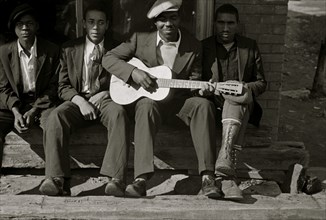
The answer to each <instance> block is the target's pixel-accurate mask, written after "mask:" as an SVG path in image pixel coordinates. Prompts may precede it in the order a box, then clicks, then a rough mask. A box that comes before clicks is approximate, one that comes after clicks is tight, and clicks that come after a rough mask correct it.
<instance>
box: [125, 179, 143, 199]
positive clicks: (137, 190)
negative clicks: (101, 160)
mask: <svg viewBox="0 0 326 220" xmlns="http://www.w3.org/2000/svg"><path fill="white" fill-rule="evenodd" d="M125 195H126V197H135V198H139V197H143V196H146V180H139V179H136V180H135V181H134V182H133V183H132V184H129V185H128V186H127V188H126V191H125Z"/></svg>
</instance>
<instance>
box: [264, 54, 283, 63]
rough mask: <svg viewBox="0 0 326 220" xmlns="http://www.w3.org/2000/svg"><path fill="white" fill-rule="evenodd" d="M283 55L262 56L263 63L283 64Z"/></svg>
mask: <svg viewBox="0 0 326 220" xmlns="http://www.w3.org/2000/svg"><path fill="white" fill-rule="evenodd" d="M283 57H284V55H283V54H262V58H263V60H264V62H271V63H279V62H283Z"/></svg>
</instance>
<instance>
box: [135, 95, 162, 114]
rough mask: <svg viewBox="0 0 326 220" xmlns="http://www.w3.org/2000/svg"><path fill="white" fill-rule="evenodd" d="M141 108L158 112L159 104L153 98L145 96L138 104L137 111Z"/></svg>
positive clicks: (145, 110)
mask: <svg viewBox="0 0 326 220" xmlns="http://www.w3.org/2000/svg"><path fill="white" fill-rule="evenodd" d="M139 110H141V111H142V112H158V104H157V102H156V101H154V100H152V99H149V98H143V99H141V100H139V101H138V102H137V104H136V111H139Z"/></svg>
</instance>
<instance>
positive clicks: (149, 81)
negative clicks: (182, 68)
mask: <svg viewBox="0 0 326 220" xmlns="http://www.w3.org/2000/svg"><path fill="white" fill-rule="evenodd" d="M131 77H132V80H133V81H134V82H135V83H137V84H138V85H140V86H141V87H143V88H144V89H145V90H147V91H148V92H155V91H156V89H157V88H158V87H157V83H156V77H154V76H152V75H150V74H149V73H146V72H145V71H143V70H140V69H138V68H135V69H134V70H133V71H132V73H131Z"/></svg>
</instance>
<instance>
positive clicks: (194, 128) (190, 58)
mask: <svg viewBox="0 0 326 220" xmlns="http://www.w3.org/2000/svg"><path fill="white" fill-rule="evenodd" d="M181 4H182V1H181V0H157V1H156V2H155V3H154V4H153V6H152V8H151V9H150V10H149V12H148V14H147V17H148V18H149V19H152V20H153V21H154V23H155V25H156V28H157V31H154V32H151V33H139V32H136V33H134V34H133V36H132V37H131V38H130V39H129V40H128V41H126V42H125V43H122V44H121V45H119V46H118V47H116V48H114V49H113V50H111V51H109V52H108V53H107V54H106V55H105V56H104V57H103V60H102V64H103V67H104V68H105V69H107V70H108V71H109V72H110V73H112V74H113V75H115V76H117V77H118V78H120V79H121V80H123V81H124V82H126V83H128V84H130V83H136V84H138V85H140V86H141V87H142V88H144V89H145V90H147V91H151V92H153V91H155V90H156V88H157V84H156V79H155V77H153V76H152V75H150V74H149V73H147V72H145V71H143V70H141V69H138V68H137V67H136V66H133V65H131V64H129V63H127V61H128V60H130V59H131V58H134V57H135V58H137V59H139V60H141V61H142V62H143V63H144V64H145V65H146V66H147V67H149V68H150V67H155V66H159V65H165V66H168V67H169V68H170V69H171V70H172V73H173V74H174V76H175V77H174V78H177V79H183V80H201V47H200V42H199V41H198V40H197V39H196V38H194V37H193V36H192V35H191V34H189V33H188V32H187V31H186V30H184V29H183V28H181V27H179V24H180V16H179V9H180V7H181ZM212 90H213V88H212V86H210V84H208V83H207V84H205V86H203V88H202V89H200V90H194V91H192V90H190V89H172V91H171V93H170V96H169V97H168V99H165V100H162V101H154V100H152V99H149V98H145V97H144V98H140V99H138V100H137V101H135V102H133V103H132V104H129V105H126V110H127V111H128V113H129V114H130V112H131V113H133V114H131V115H132V116H133V117H134V120H135V133H134V144H135V156H134V163H135V164H134V169H135V170H134V177H135V180H134V181H133V183H131V184H129V185H128V186H127V187H126V190H125V195H126V196H130V197H141V196H145V195H146V181H147V180H148V179H149V178H150V177H151V176H152V175H153V172H154V165H153V161H154V155H153V148H154V142H155V135H156V133H157V131H158V129H159V125H160V123H161V122H163V123H167V124H174V125H175V124H177V125H180V124H182V125H183V123H185V124H186V125H187V126H189V127H190V131H191V135H192V139H193V142H194V146H195V149H196V152H197V157H198V166H199V172H200V174H201V175H202V192H203V194H204V195H206V196H208V197H212V198H218V197H220V196H221V194H220V191H219V189H218V188H217V187H216V185H215V179H214V176H213V175H214V162H215V151H214V150H215V141H216V139H215V134H216V132H215V109H214V104H213V103H212V102H210V101H208V100H207V99H206V98H203V97H202V96H205V94H206V93H208V92H209V91H212ZM180 122H183V123H180ZM126 164H127V163H126ZM116 187H117V188H118V187H119V186H116Z"/></svg>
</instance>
